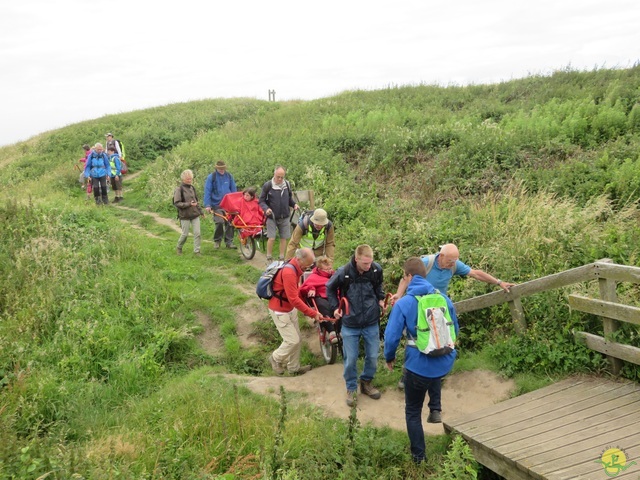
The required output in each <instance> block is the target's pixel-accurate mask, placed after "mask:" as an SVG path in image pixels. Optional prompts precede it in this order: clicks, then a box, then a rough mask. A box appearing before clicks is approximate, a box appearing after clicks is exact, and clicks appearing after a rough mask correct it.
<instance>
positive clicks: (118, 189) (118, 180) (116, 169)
mask: <svg viewBox="0 0 640 480" xmlns="http://www.w3.org/2000/svg"><path fill="white" fill-rule="evenodd" d="M107 152H108V153H109V166H110V167H111V168H110V169H109V178H110V181H111V190H113V191H114V192H115V194H116V196H115V198H114V199H113V203H118V202H121V201H122V200H124V198H122V171H121V167H122V164H121V162H120V155H118V153H117V152H116V148H115V147H114V146H111V147H109V148H108V149H107Z"/></svg>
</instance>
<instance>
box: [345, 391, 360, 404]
mask: <svg viewBox="0 0 640 480" xmlns="http://www.w3.org/2000/svg"><path fill="white" fill-rule="evenodd" d="M357 396H358V391H357V390H347V405H348V406H349V407H353V406H354V405H355V404H356V402H357V401H358V400H357Z"/></svg>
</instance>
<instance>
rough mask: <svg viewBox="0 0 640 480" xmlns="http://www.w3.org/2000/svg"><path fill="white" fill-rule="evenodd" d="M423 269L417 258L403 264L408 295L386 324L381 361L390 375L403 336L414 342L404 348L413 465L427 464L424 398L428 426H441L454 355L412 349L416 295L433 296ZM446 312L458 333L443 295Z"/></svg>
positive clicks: (408, 426) (416, 334)
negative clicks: (444, 393) (444, 381)
mask: <svg viewBox="0 0 640 480" xmlns="http://www.w3.org/2000/svg"><path fill="white" fill-rule="evenodd" d="M426 276H427V273H426V267H425V265H424V263H423V262H422V260H421V259H420V258H418V257H411V258H409V259H407V261H406V262H405V264H404V279H405V281H406V284H407V295H405V296H404V297H402V298H401V299H400V300H398V301H397V302H396V303H395V304H394V306H393V308H392V310H391V314H390V315H389V321H388V323H387V327H386V329H385V332H384V357H385V362H386V365H387V368H388V369H389V370H390V371H393V366H394V363H395V359H396V350H397V348H398V344H399V343H400V339H401V338H402V335H403V332H404V331H406V333H407V337H408V338H409V339H410V341H409V343H411V341H412V340H411V339H413V342H414V345H413V346H411V345H409V346H407V349H406V353H405V369H406V374H405V386H404V399H405V421H406V423H407V434H408V435H409V442H410V444H411V456H412V457H413V461H414V462H416V463H420V462H423V461H424V460H426V456H425V442H424V430H423V429H422V406H423V405H424V399H425V396H426V394H427V393H428V394H429V403H428V406H429V417H428V418H427V422H428V423H440V422H442V416H441V411H442V405H441V401H440V398H441V391H442V378H443V377H444V376H445V375H447V374H448V373H449V372H450V371H451V369H452V368H453V362H454V360H455V358H456V351H455V350H452V351H451V352H450V353H447V354H444V355H442V356H430V355H427V354H426V353H422V352H421V351H419V350H418V349H417V348H416V347H415V339H417V338H418V332H417V322H418V300H417V299H416V298H415V297H416V296H419V295H426V294H431V293H436V290H435V289H434V288H433V286H432V285H431V284H430V283H429V282H428V281H427V280H426ZM441 295H442V296H443V297H445V299H446V303H447V308H448V310H449V314H450V316H451V320H452V321H453V323H454V326H455V331H456V332H458V331H459V327H458V319H457V317H456V314H455V310H454V307H453V303H451V300H450V299H449V298H448V297H447V296H446V295H444V294H441Z"/></svg>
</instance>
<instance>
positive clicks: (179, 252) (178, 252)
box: [176, 247, 182, 255]
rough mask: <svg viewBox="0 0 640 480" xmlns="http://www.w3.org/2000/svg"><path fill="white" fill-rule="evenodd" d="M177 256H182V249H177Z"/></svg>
mask: <svg viewBox="0 0 640 480" xmlns="http://www.w3.org/2000/svg"><path fill="white" fill-rule="evenodd" d="M176 255H182V249H181V248H180V247H178V248H176Z"/></svg>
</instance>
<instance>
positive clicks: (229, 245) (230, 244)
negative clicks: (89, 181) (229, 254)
mask: <svg viewBox="0 0 640 480" xmlns="http://www.w3.org/2000/svg"><path fill="white" fill-rule="evenodd" d="M227 248H230V249H232V250H235V249H236V248H238V247H236V246H235V245H234V244H233V243H227Z"/></svg>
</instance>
